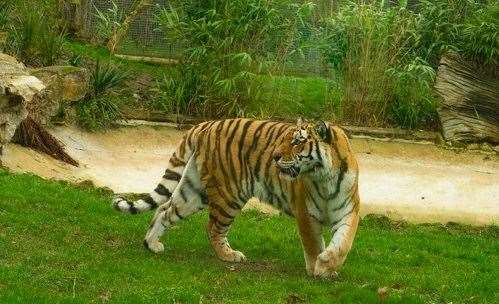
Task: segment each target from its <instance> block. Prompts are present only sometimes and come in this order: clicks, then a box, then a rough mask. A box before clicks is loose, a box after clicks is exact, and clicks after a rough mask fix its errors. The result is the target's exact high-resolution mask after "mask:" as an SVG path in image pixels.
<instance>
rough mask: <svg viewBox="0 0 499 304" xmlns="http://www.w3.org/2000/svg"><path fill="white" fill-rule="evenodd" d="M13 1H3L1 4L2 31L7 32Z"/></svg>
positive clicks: (0, 24) (0, 21)
mask: <svg viewBox="0 0 499 304" xmlns="http://www.w3.org/2000/svg"><path fill="white" fill-rule="evenodd" d="M11 2H12V0H2V1H1V2H0V31H1V30H5V29H6V28H7V27H8V24H9V16H10V10H11V7H12V3H11Z"/></svg>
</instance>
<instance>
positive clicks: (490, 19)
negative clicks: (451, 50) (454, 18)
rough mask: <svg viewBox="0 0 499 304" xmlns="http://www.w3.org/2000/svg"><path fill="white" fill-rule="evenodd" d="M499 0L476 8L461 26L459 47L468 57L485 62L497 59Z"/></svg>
mask: <svg viewBox="0 0 499 304" xmlns="http://www.w3.org/2000/svg"><path fill="white" fill-rule="evenodd" d="M498 24H499V1H491V3H489V4H488V5H487V6H485V7H482V8H480V9H478V10H477V11H476V12H475V14H473V16H472V17H471V18H470V19H469V20H468V21H467V22H466V23H464V25H463V26H462V30H461V31H460V36H459V37H460V38H461V41H460V42H459V46H458V47H459V48H460V50H461V51H462V53H463V54H464V55H466V56H468V57H469V58H471V59H473V60H476V61H478V62H484V63H486V64H492V65H497V63H498V61H499V35H498V27H499V26H498Z"/></svg>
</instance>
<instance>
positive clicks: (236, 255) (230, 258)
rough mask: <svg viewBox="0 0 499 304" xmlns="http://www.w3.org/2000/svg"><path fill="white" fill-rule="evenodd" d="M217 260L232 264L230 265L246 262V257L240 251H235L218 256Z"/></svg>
mask: <svg viewBox="0 0 499 304" xmlns="http://www.w3.org/2000/svg"><path fill="white" fill-rule="evenodd" d="M219 258H220V259H221V260H222V261H225V262H232V263H239V262H244V261H246V256H245V255H244V254H243V253H242V252H241V251H237V250H232V251H229V252H227V253H226V254H224V255H223V256H219Z"/></svg>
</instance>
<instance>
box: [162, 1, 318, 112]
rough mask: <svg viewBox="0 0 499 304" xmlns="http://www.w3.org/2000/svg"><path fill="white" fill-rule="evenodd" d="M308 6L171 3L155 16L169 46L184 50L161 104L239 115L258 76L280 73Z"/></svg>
mask: <svg viewBox="0 0 499 304" xmlns="http://www.w3.org/2000/svg"><path fill="white" fill-rule="evenodd" d="M311 8H312V4H311V3H309V2H303V1H302V2H300V1H298V3H297V2H296V1H291V0H283V1H264V0H237V1H228V0H226V1H225V0H224V1H201V0H190V1H171V6H170V7H168V8H165V9H163V10H162V11H161V12H160V13H159V14H158V16H157V20H158V23H159V24H160V26H161V27H162V29H163V32H165V33H167V37H166V38H167V40H168V41H170V42H171V43H174V44H177V45H182V46H184V52H183V54H182V55H181V58H180V60H181V65H179V68H178V71H177V72H175V73H173V74H172V78H173V79H172V80H170V81H169V82H167V83H165V86H164V88H165V89H166V90H165V101H166V102H167V104H169V105H176V106H177V107H178V108H179V109H189V110H192V111H194V110H197V111H196V112H198V114H207V115H216V116H220V115H222V116H223V115H234V114H242V113H243V112H244V108H245V105H246V104H247V102H248V101H249V100H251V99H255V98H257V99H258V90H256V91H255V87H254V86H253V85H252V83H253V81H254V79H255V76H256V75H257V74H270V73H271V72H276V71H278V70H279V67H282V65H283V63H284V62H285V61H286V59H287V58H288V56H289V55H290V54H291V53H293V51H295V50H294V42H295V39H296V36H297V35H296V33H297V28H298V26H299V24H300V23H302V22H305V20H306V19H307V18H308V17H309V15H310V10H311Z"/></svg>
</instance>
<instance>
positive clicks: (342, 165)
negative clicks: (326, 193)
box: [330, 159, 348, 200]
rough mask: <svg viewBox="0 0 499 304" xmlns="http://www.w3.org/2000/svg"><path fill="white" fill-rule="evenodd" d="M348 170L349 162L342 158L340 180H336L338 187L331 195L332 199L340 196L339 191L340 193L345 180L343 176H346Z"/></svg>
mask: <svg viewBox="0 0 499 304" xmlns="http://www.w3.org/2000/svg"><path fill="white" fill-rule="evenodd" d="M347 170H348V164H347V162H346V161H345V160H344V159H341V164H340V174H338V180H337V181H336V189H335V190H334V192H333V194H332V195H331V197H330V200H334V199H335V198H336V197H337V196H338V193H340V186H341V182H342V181H343V178H344V177H345V173H346V171H347Z"/></svg>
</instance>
